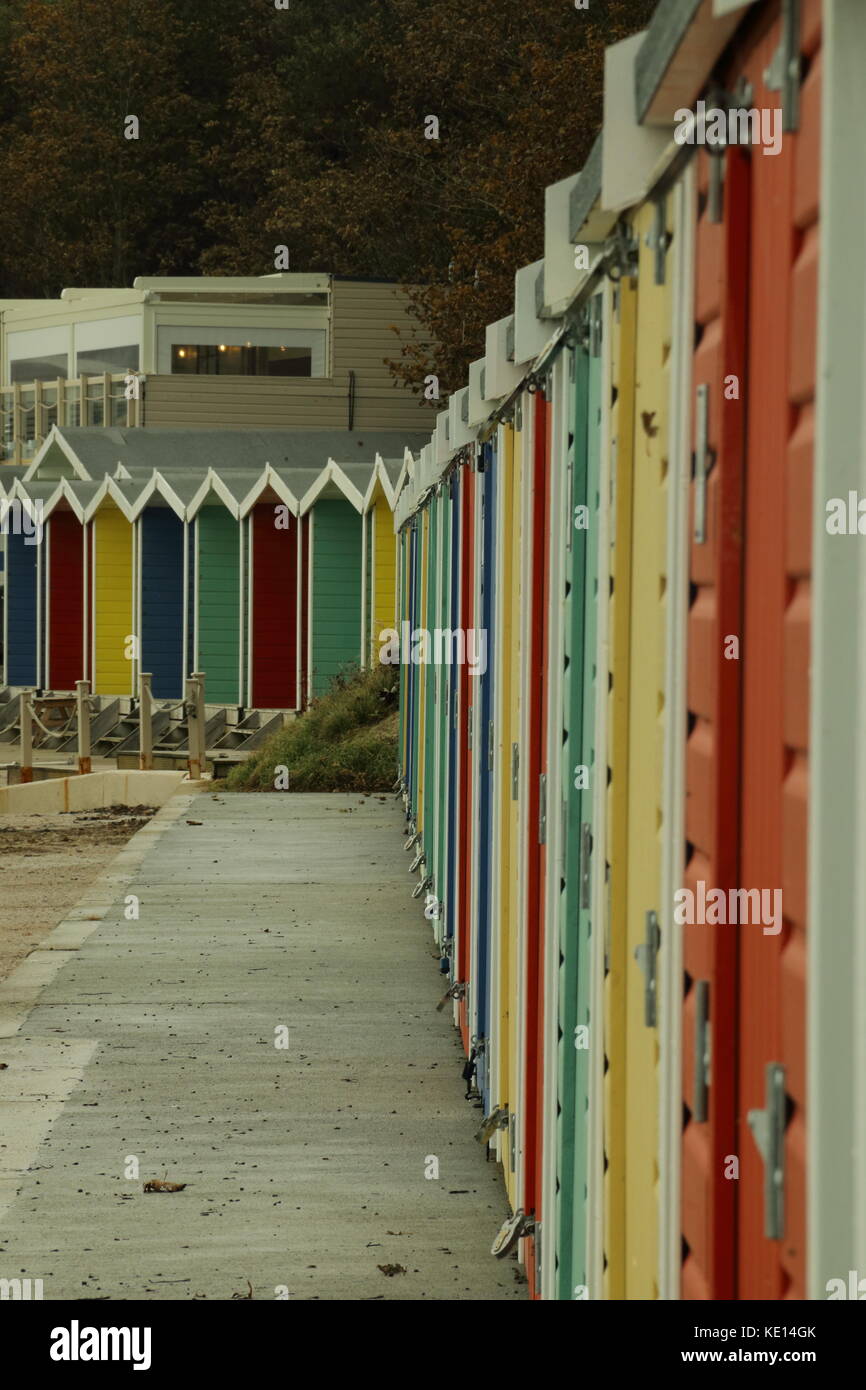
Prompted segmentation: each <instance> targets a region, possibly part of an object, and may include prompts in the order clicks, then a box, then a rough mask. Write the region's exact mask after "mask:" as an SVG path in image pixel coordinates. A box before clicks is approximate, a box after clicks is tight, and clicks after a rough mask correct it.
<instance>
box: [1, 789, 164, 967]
mask: <svg viewBox="0 0 866 1390" xmlns="http://www.w3.org/2000/svg"><path fill="white" fill-rule="evenodd" d="M153 814H154V810H153V807H151V806H135V807H132V808H129V807H125V806H111V807H106V808H105V809H101V810H94V811H67V812H61V813H58V814H57V815H43V816H40V815H28V816H22V815H12V816H2V815H0V980H2V979H5V978H6V976H7V975H8V974H9V973H10V972H11V971H12V970H14V968H15V966H16V965H18V963H19V962H20V961H21V960H23V958H24V957H25V956H26V955H28V954H29V953H30V952H31V951H32V950H34V949H35V948H36V947H37V946H38V945H39V943H40V942H41V940H42V938H43V937H44V936H46V935H47V933H48V932H49V931H51V929H52V928H53V927H55V926H56V925H57V923H58V922H60V921H62V919H63V918H64V917H65V915H66V913H67V912H68V910H69V908H71V907H72V906H74V904H75V903H76V902H77V901H78V899H79V898H80V897H81V896H82V895H83V893H84V892H85V890H86V889H87V886H88V884H90V883H91V882H92V881H93V879H94V878H96V876H97V874H98V873H99V872H100V870H101V869H103V868H104V867H105V865H106V864H107V863H108V861H109V860H110V859H111V858H113V856H114V855H115V854H116V853H117V851H118V850H119V849H120V847H121V846H122V845H123V844H125V842H126V841H127V840H128V839H129V838H130V836H131V835H134V834H135V832H136V830H138V829H140V827H141V826H142V825H144V824H145V822H146V821H148V820H149V819H150V817H151V816H152V815H153Z"/></svg>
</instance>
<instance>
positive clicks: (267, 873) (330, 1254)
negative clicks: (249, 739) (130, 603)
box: [0, 792, 524, 1300]
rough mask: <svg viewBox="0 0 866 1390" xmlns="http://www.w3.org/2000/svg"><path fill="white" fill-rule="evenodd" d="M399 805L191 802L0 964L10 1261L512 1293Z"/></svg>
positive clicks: (497, 1207) (74, 1292)
mask: <svg viewBox="0 0 866 1390" xmlns="http://www.w3.org/2000/svg"><path fill="white" fill-rule="evenodd" d="M190 822H201V824H191V823H190ZM402 826H403V818H402V813H401V811H400V808H399V805H398V804H397V803H395V801H394V799H393V797H390V796H389V797H387V798H378V797H370V798H366V799H365V798H362V797H359V796H292V795H290V794H288V793H283V794H280V793H275V794H272V795H263V796H257V795H246V796H245V795H236V796H231V795H226V794H221V795H217V796H214V795H212V794H211V793H210V792H206V793H202V794H200V795H198V796H196V797H194V798H190V797H177V798H175V799H174V801H173V802H171V803H169V805H168V806H166V807H165V808H164V809H163V810H162V811H161V812H160V813H159V815H158V816H157V817H156V818H155V819H154V820H153V821H152V822H151V823H150V825H148V826H147V827H145V829H144V830H142V831H140V832H139V833H138V835H136V836H135V837H134V838H133V840H131V841H130V843H129V845H128V846H127V848H126V849H125V850H124V851H122V853H121V854H120V855H119V856H118V857H117V859H116V860H114V861H113V863H112V865H111V866H110V868H109V871H108V873H106V874H104V875H103V876H102V878H101V879H100V880H98V881H97V884H96V885H95V887H94V889H93V890H92V892H91V898H90V901H88V902H86V903H82V904H81V905H80V907H79V908H78V909H76V911H74V912H73V913H71V914H70V917H69V918H68V919H67V921H65V922H64V923H61V924H60V925H59V926H58V928H57V929H56V930H55V932H54V933H52V935H51V936H50V937H49V938H48V940H47V941H46V942H45V946H44V949H40V950H38V951H35V952H33V954H32V955H31V956H29V957H28V959H27V960H26V961H25V962H24V963H23V965H22V966H20V967H19V969H18V970H17V971H16V972H15V973H14V975H13V976H11V977H10V979H9V980H8V981H7V982H6V983H5V984H2V985H0V1062H5V1063H6V1069H5V1070H2V1071H0V1278H7V1279H10V1278H26V1277H29V1278H31V1279H38V1278H41V1279H42V1280H43V1281H44V1296H45V1298H46V1299H66V1298H79V1299H81V1298H83V1299H105V1298H109V1299H136V1298H146V1299H160V1298H167V1299H192V1298H196V1297H204V1298H208V1299H230V1298H232V1296H233V1295H234V1294H243V1295H245V1296H246V1295H247V1293H248V1287H249V1285H251V1286H252V1290H253V1297H254V1298H257V1299H273V1298H275V1297H277V1296H282V1297H285V1296H288V1297H290V1298H292V1299H326V1300H338V1299H399V1300H407V1299H408V1300H416V1299H417V1300H420V1299H430V1300H454V1299H513V1298H522V1297H524V1289H523V1288H522V1287H521V1286H519V1285H518V1284H517V1283H516V1281H515V1275H514V1269H515V1266H514V1264H513V1261H512V1260H511V1259H506V1260H504V1261H501V1262H500V1261H496V1260H494V1259H493V1258H492V1257H491V1256H490V1254H489V1250H490V1243H491V1241H492V1239H493V1237H494V1235H495V1234H496V1232H497V1230H498V1228H499V1226H500V1224H501V1222H502V1221H503V1220H504V1218H505V1216H506V1214H507V1209H506V1204H505V1197H504V1190H503V1187H502V1183H501V1180H500V1178H499V1175H498V1172H497V1169H496V1167H495V1165H494V1164H493V1163H492V1162H491V1163H485V1160H484V1151H483V1149H482V1148H481V1146H480V1145H479V1144H477V1143H476V1141H475V1139H474V1137H473V1135H474V1131H475V1128H476V1127H477V1124H478V1123H479V1119H480V1112H479V1111H478V1110H476V1109H473V1108H472V1106H470V1105H468V1104H467V1102H466V1101H465V1100H464V1099H463V1084H462V1082H461V1080H460V1070H461V1066H462V1056H461V1053H460V1049H459V1047H458V1044H457V1040H456V1036H455V1034H454V1031H453V1029H452V1027H451V1023H450V1019H449V1018H448V1015H447V1014H446V1013H442V1014H439V1013H437V1012H436V1010H435V1005H436V1002H437V999H438V997H439V995H440V993H441V980H440V977H439V975H438V973H437V970H436V965H435V961H434V959H433V958H432V957H433V952H432V942H431V938H430V935H429V930H428V928H427V924H426V923H425V922H424V920H423V915H422V913H421V912H420V910H419V908H418V904H417V903H414V902H412V900H411V898H410V889H411V884H412V880H411V879H410V877H409V875H408V873H407V867H408V864H407V860H406V856H405V855H403V854H402V853H401V846H402V837H401V829H402ZM131 894H133V895H135V896H136V897H137V898H138V899H139V900H140V908H139V914H140V915H139V918H138V920H126V917H125V915H124V903H125V900H127V897H128V895H131ZM134 908H135V904H134V903H131V904H129V906H128V907H127V908H126V911H128V912H130V913H132V912H133V911H134ZM281 1029H288V1047H287V1048H278V1047H276V1046H275V1039H277V1038H279V1037H280V1036H281V1035H280V1033H279V1030H281ZM283 1036H284V1035H283ZM431 1158H435V1159H437V1160H438V1164H439V1178H438V1180H429V1179H427V1178H425V1165H426V1166H427V1168H428V1169H429V1168H431V1167H432V1166H433V1165H432V1164H431V1163H430V1161H429V1160H430V1159H431ZM136 1162H137V1165H138V1178H137V1179H136V1178H134V1177H133V1176H131V1175H132V1174H134V1172H135V1165H136ZM163 1177H167V1179H168V1181H170V1182H172V1181H173V1182H183V1183H186V1184H187V1187H186V1189H185V1190H184V1191H182V1192H177V1193H174V1194H145V1193H144V1192H143V1191H142V1184H143V1183H144V1182H146V1181H149V1180H152V1179H157V1178H158V1179H162V1178H163ZM379 1265H385V1266H402V1267H403V1269H405V1271H406V1272H405V1273H395V1274H393V1275H386V1274H383V1273H382V1272H381V1271H380V1270H379V1268H378V1266H379ZM286 1291H287V1292H286Z"/></svg>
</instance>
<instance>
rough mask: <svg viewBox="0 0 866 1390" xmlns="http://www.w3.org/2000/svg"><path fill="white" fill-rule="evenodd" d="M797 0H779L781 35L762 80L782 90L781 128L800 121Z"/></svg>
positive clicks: (794, 124) (774, 89) (775, 89)
mask: <svg viewBox="0 0 866 1390" xmlns="http://www.w3.org/2000/svg"><path fill="white" fill-rule="evenodd" d="M800 67H801V58H800V0H782V37H781V39H780V40H779V47H778V48H777V49H776V51H775V53H774V54H773V58H772V62H771V63H770V66H769V67H768V68H766V69H765V71H764V82H765V84H766V86H767V87H768V88H769V90H770V91H771V92H781V94H782V103H781V104H782V130H797V129H798V128H799V124H800Z"/></svg>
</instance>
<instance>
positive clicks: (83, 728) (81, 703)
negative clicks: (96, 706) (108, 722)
mask: <svg viewBox="0 0 866 1390" xmlns="http://www.w3.org/2000/svg"><path fill="white" fill-rule="evenodd" d="M75 699H76V704H77V709H78V775H79V777H84V776H86V774H87V773H88V772H89V771H90V681H76V682H75Z"/></svg>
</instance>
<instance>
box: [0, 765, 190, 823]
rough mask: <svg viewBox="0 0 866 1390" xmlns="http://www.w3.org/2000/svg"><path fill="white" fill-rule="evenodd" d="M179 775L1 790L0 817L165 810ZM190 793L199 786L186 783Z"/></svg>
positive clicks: (107, 776)
mask: <svg viewBox="0 0 866 1390" xmlns="http://www.w3.org/2000/svg"><path fill="white" fill-rule="evenodd" d="M184 777H185V774H184V773H182V772H91V773H88V775H87V776H85V777H59V778H54V779H52V780H51V781H47V782H31V783H29V784H28V785H26V786H18V787H3V788H0V815H15V814H18V815H40V814H41V815H52V814H54V813H56V812H58V811H92V810H93V809H94V808H95V807H98V806H164V805H165V803H166V802H167V801H168V800H169V798H170V797H172V796H174V794H175V792H177V791H178V790H179V789H180V786H181V783H182V782H183V781H184ZM186 785H187V786H188V787H189V789H190V791H194V790H195V789H196V787H197V786H198V783H193V782H187V784H186Z"/></svg>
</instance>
